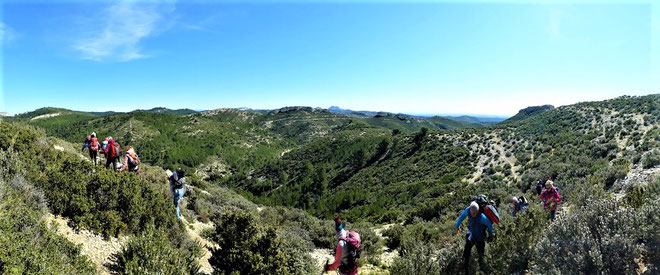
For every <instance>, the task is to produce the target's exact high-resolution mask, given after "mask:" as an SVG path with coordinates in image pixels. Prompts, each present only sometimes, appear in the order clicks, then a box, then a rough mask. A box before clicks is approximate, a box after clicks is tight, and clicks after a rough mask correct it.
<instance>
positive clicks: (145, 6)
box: [73, 0, 174, 61]
mask: <svg viewBox="0 0 660 275" xmlns="http://www.w3.org/2000/svg"><path fill="white" fill-rule="evenodd" d="M173 11H174V4H173V2H166V3H154V2H148V3H147V2H142V3H140V2H135V1H126V0H122V1H120V2H119V3H116V4H113V5H111V6H108V7H107V8H105V9H104V10H103V11H102V12H101V14H100V15H99V16H98V18H94V19H92V20H91V21H90V22H91V23H86V24H85V25H86V26H84V27H85V28H88V30H87V31H86V32H85V34H86V35H84V36H83V37H81V38H78V39H77V40H76V41H75V42H74V43H73V49H75V50H76V51H78V52H79V53H80V54H81V55H82V57H83V58H85V59H90V60H96V61H130V60H133V59H139V58H145V57H148V55H147V54H145V53H144V52H143V50H142V47H141V45H140V44H141V42H142V41H143V40H144V39H145V38H147V37H149V36H153V35H156V34H157V33H158V32H160V31H163V30H164V29H166V28H167V27H168V25H167V23H168V22H167V19H168V18H167V17H168V16H169V15H171V14H172V13H173Z"/></svg>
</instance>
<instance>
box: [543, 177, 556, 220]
mask: <svg viewBox="0 0 660 275" xmlns="http://www.w3.org/2000/svg"><path fill="white" fill-rule="evenodd" d="M539 199H541V201H542V202H543V209H548V205H550V220H553V221H554V220H555V213H556V212H557V203H559V202H560V201H561V196H559V191H557V188H555V187H554V182H552V181H551V180H549V181H547V182H546V183H545V189H543V191H541V195H539Z"/></svg>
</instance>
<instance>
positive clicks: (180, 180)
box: [170, 172, 185, 189]
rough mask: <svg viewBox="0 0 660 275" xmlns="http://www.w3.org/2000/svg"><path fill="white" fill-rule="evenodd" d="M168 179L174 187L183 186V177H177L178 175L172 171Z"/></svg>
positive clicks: (179, 187)
mask: <svg viewBox="0 0 660 275" xmlns="http://www.w3.org/2000/svg"><path fill="white" fill-rule="evenodd" d="M170 180H172V186H173V187H174V189H181V188H183V184H184V183H185V180H184V178H183V177H182V178H179V176H178V175H177V174H176V172H174V174H172V176H171V177H170Z"/></svg>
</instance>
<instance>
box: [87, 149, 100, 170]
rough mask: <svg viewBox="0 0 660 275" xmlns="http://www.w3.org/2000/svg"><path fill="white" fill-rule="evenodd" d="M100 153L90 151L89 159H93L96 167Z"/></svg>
mask: <svg viewBox="0 0 660 275" xmlns="http://www.w3.org/2000/svg"><path fill="white" fill-rule="evenodd" d="M98 154H99V151H92V150H89V158H90V159H92V162H94V166H96V156H98Z"/></svg>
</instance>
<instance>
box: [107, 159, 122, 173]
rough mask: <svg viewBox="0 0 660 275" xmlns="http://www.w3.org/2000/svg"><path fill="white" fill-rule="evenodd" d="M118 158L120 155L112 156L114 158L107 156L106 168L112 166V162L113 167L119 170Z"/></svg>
mask: <svg viewBox="0 0 660 275" xmlns="http://www.w3.org/2000/svg"><path fill="white" fill-rule="evenodd" d="M117 159H119V158H118V157H112V158H107V159H106V161H105V168H108V167H110V164H112V169H114V170H115V171H117Z"/></svg>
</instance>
